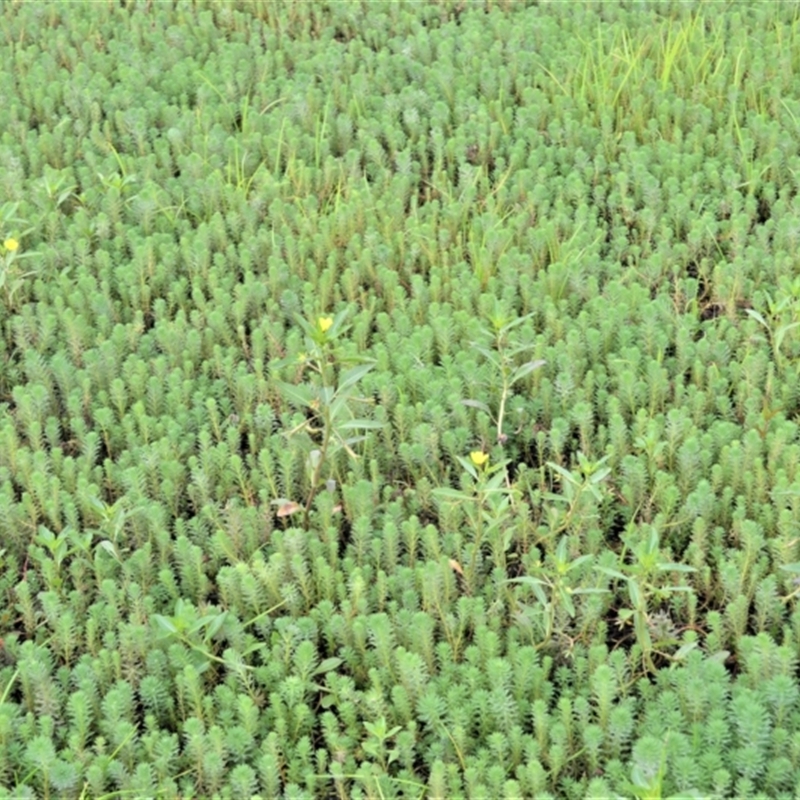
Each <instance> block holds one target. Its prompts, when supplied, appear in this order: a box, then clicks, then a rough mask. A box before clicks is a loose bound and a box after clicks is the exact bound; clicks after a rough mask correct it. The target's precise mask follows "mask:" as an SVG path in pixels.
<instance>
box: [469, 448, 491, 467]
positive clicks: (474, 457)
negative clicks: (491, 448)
mask: <svg viewBox="0 0 800 800" xmlns="http://www.w3.org/2000/svg"><path fill="white" fill-rule="evenodd" d="M469 460H470V461H471V462H472V463H473V464H474V465H475V466H476V467H482V466H483V465H484V464H485V463H486V462H487V461H488V460H489V454H488V453H482V452H481V451H480V450H473V451H472V452H471V453H470V454H469Z"/></svg>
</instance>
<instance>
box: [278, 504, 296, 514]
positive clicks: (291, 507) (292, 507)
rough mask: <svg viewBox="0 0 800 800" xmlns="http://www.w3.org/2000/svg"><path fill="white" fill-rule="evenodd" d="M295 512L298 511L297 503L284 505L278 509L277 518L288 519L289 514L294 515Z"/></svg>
mask: <svg viewBox="0 0 800 800" xmlns="http://www.w3.org/2000/svg"><path fill="white" fill-rule="evenodd" d="M296 511H300V506H299V505H298V504H297V503H284V504H283V505H282V506H281V507H280V508H279V509H278V516H279V517H288V516H290V515H291V514H294V513H295V512H296Z"/></svg>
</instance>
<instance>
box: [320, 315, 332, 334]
mask: <svg viewBox="0 0 800 800" xmlns="http://www.w3.org/2000/svg"><path fill="white" fill-rule="evenodd" d="M317 325H319V329H320V330H321V331H322V332H323V333H325V332H326V331H327V330H328V328H330V327H331V325H333V317H320V318H319V319H318V320H317Z"/></svg>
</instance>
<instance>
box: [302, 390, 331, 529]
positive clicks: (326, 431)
mask: <svg viewBox="0 0 800 800" xmlns="http://www.w3.org/2000/svg"><path fill="white" fill-rule="evenodd" d="M330 441H331V421H330V413H329V411H328V406H327V404H326V405H325V406H324V412H323V432H322V448H321V449H320V453H319V460H318V461H317V465H316V467H314V474H313V475H312V477H311V489H310V490H309V492H308V498H307V499H306V505H305V508H304V509H303V527H305V528H308V519H309V514H310V513H311V503H313V502H314V497H315V496H316V494H317V486H318V484H319V479H320V476H321V474H322V465H323V464H324V463H325V457H326V456H327V454H328V445H329V444H330Z"/></svg>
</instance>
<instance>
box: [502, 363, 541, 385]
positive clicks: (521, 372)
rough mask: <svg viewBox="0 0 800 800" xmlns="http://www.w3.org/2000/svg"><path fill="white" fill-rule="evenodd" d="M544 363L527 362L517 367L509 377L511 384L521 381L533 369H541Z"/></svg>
mask: <svg viewBox="0 0 800 800" xmlns="http://www.w3.org/2000/svg"><path fill="white" fill-rule="evenodd" d="M546 363H547V362H546V361H543V360H542V359H538V360H536V361H528V362H527V363H526V364H522V366H519V367H517V368H516V369H515V370H514V374H513V375H512V376H511V383H516V382H517V381H518V380H521V379H522V378H524V377H525V376H526V375H529V374H530V373H531V372H533V371H534V370H535V369H539V368H540V367H543V366H544V365H545V364H546Z"/></svg>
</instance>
